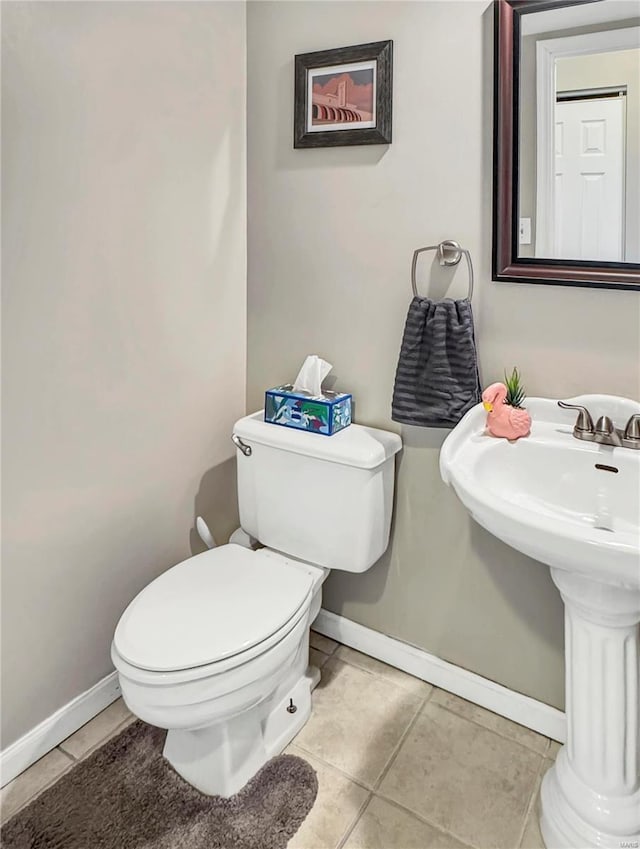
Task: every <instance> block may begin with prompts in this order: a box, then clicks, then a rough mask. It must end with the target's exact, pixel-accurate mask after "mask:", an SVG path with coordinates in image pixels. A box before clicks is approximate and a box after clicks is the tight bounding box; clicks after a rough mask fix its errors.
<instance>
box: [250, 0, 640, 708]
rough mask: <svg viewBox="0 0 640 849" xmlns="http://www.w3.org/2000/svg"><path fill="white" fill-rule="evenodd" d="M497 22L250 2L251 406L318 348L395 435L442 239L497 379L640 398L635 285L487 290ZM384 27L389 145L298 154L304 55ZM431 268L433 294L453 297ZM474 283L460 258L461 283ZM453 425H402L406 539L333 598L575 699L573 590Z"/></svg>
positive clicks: (502, 678)
mask: <svg viewBox="0 0 640 849" xmlns="http://www.w3.org/2000/svg"><path fill="white" fill-rule="evenodd" d="M329 5H330V7H331V14H330V15H329V14H327V8H328V6H329ZM336 21H339V26H337V25H336ZM492 24H493V18H492V9H491V7H490V5H489V3H488V2H455V3H454V2H407V3H405V2H354V3H349V2H333V3H331V4H325V3H317V2H305V3H289V2H251V3H249V4H248V179H249V205H248V221H249V255H248V256H249V280H248V287H249V290H248V297H249V308H248V335H249V342H248V396H247V397H248V406H249V408H250V409H258V408H259V407H260V406H261V405H262V402H263V395H262V393H263V390H264V389H265V388H266V387H269V386H274V385H276V384H278V383H282V382H283V381H285V380H287V379H289V378H291V377H292V376H295V373H296V369H297V367H298V365H299V363H300V361H301V360H302V359H303V357H304V355H305V354H307V353H318V354H320V355H321V356H323V357H325V358H327V359H329V360H330V361H331V362H333V363H334V364H335V368H334V372H335V375H336V377H337V381H336V387H337V388H341V389H349V390H352V391H353V393H354V396H355V399H356V402H357V407H356V419H357V421H359V422H362V423H366V424H371V425H377V426H381V427H387V428H393V429H398V426H397V425H394V424H393V423H392V422H391V421H390V403H391V392H392V386H393V377H394V372H395V367H396V361H397V355H398V350H399V347H400V339H401V334H402V328H403V324H404V318H405V314H406V309H407V305H408V302H409V298H410V285H409V265H410V261H411V254H412V251H413V250H414V249H415V248H416V247H418V246H422V245H425V244H432V243H434V242H437V241H439V240H440V239H444V238H454V239H457V240H458V241H460V243H461V244H462V245H464V246H466V247H468V248H469V249H470V250H471V253H472V256H473V259H474V262H475V266H476V272H477V285H476V295H475V297H474V309H475V315H476V321H477V329H478V347H479V351H480V361H481V372H482V379H483V382H484V383H485V384H488V383H490V382H491V381H493V380H496V379H499V378H501V377H502V374H503V370H504V368H505V367H507V368H510V367H511V366H512V365H514V364H517V365H518V366H519V367H520V369H521V371H522V373H523V375H524V378H525V381H526V386H527V389H528V391H529V394H531V395H536V394H539V395H548V396H551V397H562V396H565V397H566V396H570V395H573V394H575V393H579V392H588V391H595V392H598V391H600V392H610V393H614V394H615V393H619V394H622V395H627V396H632V397H636V398H637V397H638V395H639V394H640V386H639V374H638V363H639V360H640V311H639V305H638V304H639V299H638V295H637V293H630V292H606V291H601V290H596V289H572V288H563V287H549V286H542V285H522V284H520V285H518V284H500V285H499V284H496V283H493V282H491V278H490V244H491V218H490V213H491V206H490V204H491V150H492V121H491V116H492V111H491V110H492V104H491V90H492ZM386 38H392V39H393V40H394V57H395V58H394V102H393V110H394V114H393V123H394V126H393V137H394V141H393V144H391V145H390V146H388V147H385V146H370V147H343V148H334V149H319V150H293V147H292V135H293V133H292V120H293V114H292V113H293V56H294V54H295V53H303V52H306V51H311V50H320V49H324V48H331V47H340V46H343V45H348V44H359V43H363V42H367V41H374V40H381V39H386ZM428 266H429V262H428V261H427V262H426V266H425V265H423V267H422V277H423V279H424V278H425V277H426V274H427V273H428V272H429V268H428ZM435 271H436V277H435V278H434V282H433V284H432V286H431V289H430V290H428V288H427V286H426V284H425V283H424V282H423V283H422V291H423V292H427V291H430V293H431V294H432V295H435V294H438V293H440V292H441V291H442V288H441V286H440V282H439V281H440V280H441V278H440V276H439V275H438V274H437V272H438V271H440V269H436V270H435ZM465 288H466V282H465V272H464V269H463V268H462V267H461V268H460V270H459V271H458V273H457V274H456V281H455V284H454V286H453V287H452V288H451V290H450V292H451V293H452V294H456V293H458V292H459V293H462V292H464V290H465ZM446 433H447V432H446V431H441V430H431V429H420V428H409V427H404V428H402V437H403V439H404V445H405V447H404V452H403V454H402V456H401V459H400V461H399V464H398V466H399V471H398V485H397V505H396V518H395V529H394V535H393V541H392V545H391V548H390V550H389V552H388V553H387V555H386V556H385V557H384V558H383V560H382V562H381V563H380V564H378V565H377V566H376V567H374V568H373V569H372V570H371V571H370V572H368V573H366V574H364V575H348V574H337V573H335V574H333V575H332V576H331V577H330V578H329V581H328V583H327V585H326V590H325V602H324V603H325V606H326V607H328V608H329V609H330V610H333V611H335V612H337V613H340V614H343V615H345V616H347V617H349V618H351V619H354V620H356V621H358V622H361V623H363V624H364V625H367V626H369V627H372V628H375V629H377V630H379V631H382V632H384V633H387V634H391V635H392V636H394V637H398V638H400V639H402V640H406V641H407V642H410V643H413V644H415V645H418V646H421V647H423V648H425V649H427V650H428V651H431V652H434V653H435V654H437V655H438V656H440V657H442V658H444V659H446V660H449V661H452V662H453V663H456V664H459V665H460V666H462V667H465V668H468V669H472V670H473V671H475V672H477V673H479V674H480V675H484V676H486V677H488V678H491V679H494V680H496V681H499V682H501V683H502V684H505V685H506V686H508V687H512V688H514V689H515V690H519V691H521V692H523V693H527V694H529V695H531V696H534V697H536V698H539V699H542V700H543V701H545V702H548V703H550V704H554V705H558V706H561V705H562V702H563V661H562V658H563V646H562V613H563V611H562V603H561V600H560V597H559V595H558V593H557V591H556V589H555V588H554V586H553V584H552V583H551V580H550V577H549V574H548V569H547V568H546V567H545V566H542V565H540V564H539V563H536V562H535V561H533V560H530V559H528V558H526V557H523V556H520V555H519V554H517V553H516V552H514V551H512V550H511V549H509V548H508V547H506V546H505V545H503V544H502V543H500V542H498V541H497V540H496V539H494V538H493V537H492V536H490V535H489V534H487V533H485V532H484V531H483V530H482V529H481V528H480V527H479V526H478V525H476V524H474V523H473V522H472V521H471V520H470V518H469V517H468V515H467V514H466V512H465V511H464V510H463V509H462V507H461V506H460V504H459V503H458V502H457V500H456V498H455V496H454V494H453V493H452V491H451V490H449V489H447V488H446V487H445V486H444V485H443V484H442V483H441V481H440V477H439V473H438V452H439V448H440V445H441V443H442V440H443V439H444V437H445V436H446ZM327 531H328V532H330V529H327Z"/></svg>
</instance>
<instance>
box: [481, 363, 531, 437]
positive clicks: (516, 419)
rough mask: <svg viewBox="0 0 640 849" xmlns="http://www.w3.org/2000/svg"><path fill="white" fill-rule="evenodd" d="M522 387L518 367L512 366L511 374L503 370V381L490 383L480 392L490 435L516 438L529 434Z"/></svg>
mask: <svg viewBox="0 0 640 849" xmlns="http://www.w3.org/2000/svg"><path fill="white" fill-rule="evenodd" d="M525 397H526V396H525V393H524V387H523V385H522V382H521V380H520V374H519V372H518V369H517V368H516V367H515V366H514V368H513V371H512V372H511V376H510V377H508V376H507V373H506V372H505V375H504V383H492V384H491V386H488V387H487V388H486V389H485V390H484V392H483V393H482V401H483V404H484V408H485V410H486V411H487V413H488V415H487V430H488V432H489V433H490V434H491V436H498V437H502V438H503V439H509V440H512V441H513V440H516V439H520V437H522V436H529V433H530V432H531V416H530V415H529V413H528V412H527V411H526V410H525V409H524V407H523V403H524V399H525Z"/></svg>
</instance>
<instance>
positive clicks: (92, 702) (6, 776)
mask: <svg viewBox="0 0 640 849" xmlns="http://www.w3.org/2000/svg"><path fill="white" fill-rule="evenodd" d="M119 696H120V684H119V683H118V675H117V673H116V672H112V673H111V674H110V675H107V677H106V678H103V679H102V680H101V681H98V683H97V684H95V685H94V686H93V687H91V688H90V689H89V690H87V691H86V692H84V693H81V694H80V695H79V696H77V697H76V698H75V699H73V700H72V701H70V702H69V703H68V704H66V705H64V706H63V707H61V708H60V710H57V711H56V712H55V713H54V714H52V715H51V716H50V717H48V718H47V719H45V720H44V721H43V722H41V723H40V724H39V725H36V727H35V728H32V729H31V731H28V732H27V733H26V734H24V735H23V736H22V737H20V738H19V739H18V740H16V741H15V743H12V744H11V745H10V746H7V748H6V749H3V751H2V752H0V786H2V787H4V785H5V784H7V783H8V782H9V781H11V780H12V779H14V778H15V777H16V776H17V775H20V773H21V772H23V771H24V770H25V769H27V767H29V766H31V764H33V763H35V762H36V761H37V760H39V759H40V758H41V757H43V756H44V755H46V754H47V752H50V751H51V750H52V749H55V747H56V746H57V745H59V744H60V743H62V741H63V740H66V739H67V737H69V736H70V735H71V734H73V733H74V731H77V730H78V728H81V727H82V726H83V725H84V724H85V723H87V722H89V720H90V719H93V717H94V716H96V715H97V714H99V713H100V711H101V710H104V709H105V708H106V707H109V705H110V704H111V703H112V702H115V700H116V699H117V698H118V697H119Z"/></svg>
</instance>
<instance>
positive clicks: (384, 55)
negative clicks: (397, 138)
mask: <svg viewBox="0 0 640 849" xmlns="http://www.w3.org/2000/svg"><path fill="white" fill-rule="evenodd" d="M392 83H393V41H375V42H371V43H369V44H357V45H354V46H352V47H339V48H336V49H334V50H318V51H316V52H314V53H300V54H298V55H297V56H296V57H295V93H294V127H293V146H294V148H309V147H336V146H343V145H359V144H391V125H392V103H393V96H392Z"/></svg>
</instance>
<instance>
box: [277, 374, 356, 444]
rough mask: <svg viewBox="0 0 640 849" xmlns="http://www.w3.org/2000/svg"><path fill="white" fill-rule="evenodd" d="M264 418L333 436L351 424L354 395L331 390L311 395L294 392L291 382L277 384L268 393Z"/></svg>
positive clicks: (283, 425)
mask: <svg viewBox="0 0 640 849" xmlns="http://www.w3.org/2000/svg"><path fill="white" fill-rule="evenodd" d="M264 420H265V422H270V423H271V424H277V425H281V426H282V427H295V428H297V430H308V431H311V433H321V434H323V435H324V436H333V434H334V433H337V432H338V431H339V430H343V428H345V427H347V426H348V425H350V424H351V395H347V394H345V393H338V392H330V391H329V390H326V391H325V392H323V394H322V395H309V394H307V393H306V392H294V391H293V385H292V384H290V383H289V384H286V385H285V386H277V387H276V388H275V389H268V390H267V391H266V393H265V399H264Z"/></svg>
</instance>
